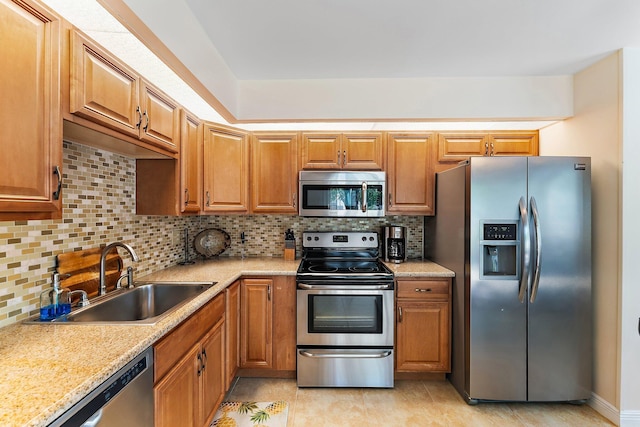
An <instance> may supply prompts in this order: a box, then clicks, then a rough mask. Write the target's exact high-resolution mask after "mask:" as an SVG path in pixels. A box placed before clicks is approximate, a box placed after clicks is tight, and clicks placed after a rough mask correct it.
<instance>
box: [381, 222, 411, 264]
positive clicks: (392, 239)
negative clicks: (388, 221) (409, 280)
mask: <svg viewBox="0 0 640 427" xmlns="http://www.w3.org/2000/svg"><path fill="white" fill-rule="evenodd" d="M382 251H383V253H384V260H385V261H387V262H394V263H401V262H404V261H406V259H407V229H406V227H401V226H398V225H388V226H385V227H383V230H382Z"/></svg>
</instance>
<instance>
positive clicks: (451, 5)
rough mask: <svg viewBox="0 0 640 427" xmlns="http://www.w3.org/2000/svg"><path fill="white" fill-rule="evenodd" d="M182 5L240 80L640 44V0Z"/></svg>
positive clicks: (432, 67)
mask: <svg viewBox="0 0 640 427" xmlns="http://www.w3.org/2000/svg"><path fill="white" fill-rule="evenodd" d="M181 1H184V2H185V3H186V4H187V5H188V7H189V8H190V9H191V10H192V12H193V14H194V16H195V17H196V19H197V20H198V21H199V23H200V24H201V25H202V28H203V29H204V33H205V34H206V36H207V37H208V38H209V40H210V41H211V43H212V44H213V45H214V46H215V47H216V48H217V50H218V51H219V52H220V54H221V55H222V57H223V58H224V60H225V62H226V63H227V65H228V66H229V68H230V69H231V71H232V73H233V74H234V75H235V76H236V77H237V78H238V79H240V80H245V79H250V80H270V79H334V78H406V77H455V76H473V77H478V76H499V77H502V76H541V75H545V76H548V75H562V74H574V73H575V72H577V71H579V70H581V69H583V68H584V67H586V66H587V65H589V64H591V63H593V62H595V61H596V60H598V59H600V58H602V57H603V56H605V55H607V54H609V53H611V52H613V51H614V50H616V49H619V48H621V47H625V46H640V1H638V0H304V1H301V0H299V1H295V0H271V1H265V0H242V1H238V0H219V1H211V0H177V1H176V2H177V3H179V2H181ZM157 11H158V9H157V8H152V7H149V8H146V9H144V10H143V14H142V16H141V17H142V18H143V19H144V20H145V21H148V22H150V21H153V20H154V19H156V15H157ZM176 26H177V28H175V30H178V31H179V30H180V23H179V22H178V23H176Z"/></svg>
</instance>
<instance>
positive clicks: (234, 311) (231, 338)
mask: <svg viewBox="0 0 640 427" xmlns="http://www.w3.org/2000/svg"><path fill="white" fill-rule="evenodd" d="M225 297H226V308H225V322H224V326H225V332H226V333H225V340H226V346H225V348H226V364H227V369H226V373H225V388H226V389H229V387H231V383H232V382H233V378H234V377H235V375H236V371H237V370H238V358H239V354H240V282H239V281H237V282H235V283H234V284H233V285H231V286H229V287H228V288H227V289H225Z"/></svg>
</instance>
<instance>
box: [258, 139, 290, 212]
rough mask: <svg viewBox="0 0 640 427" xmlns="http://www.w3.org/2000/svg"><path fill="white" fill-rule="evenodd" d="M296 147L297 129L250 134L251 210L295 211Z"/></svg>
mask: <svg viewBox="0 0 640 427" xmlns="http://www.w3.org/2000/svg"><path fill="white" fill-rule="evenodd" d="M297 147H298V133H297V132H282V133H281V132H254V133H253V134H252V137H251V211H252V212H254V213H291V214H295V213H298V200H297V197H298V157H297V155H298V150H297Z"/></svg>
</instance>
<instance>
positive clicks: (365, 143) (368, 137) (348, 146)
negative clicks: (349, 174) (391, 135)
mask: <svg viewBox="0 0 640 427" xmlns="http://www.w3.org/2000/svg"><path fill="white" fill-rule="evenodd" d="M382 141H383V139H382V133H381V132H374V133H360V132H352V133H345V134H343V135H342V147H343V150H342V151H343V153H342V158H343V167H344V168H345V169H358V170H365V169H367V170H382V169H383V166H384V163H383V159H384V150H383V144H382Z"/></svg>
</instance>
